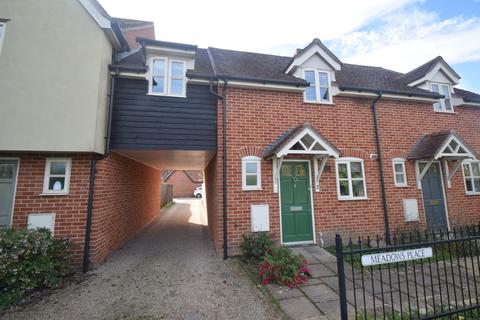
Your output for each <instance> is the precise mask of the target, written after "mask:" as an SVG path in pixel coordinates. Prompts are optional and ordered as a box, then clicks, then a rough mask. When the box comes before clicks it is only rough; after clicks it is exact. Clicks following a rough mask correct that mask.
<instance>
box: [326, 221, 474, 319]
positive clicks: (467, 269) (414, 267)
mask: <svg viewBox="0 0 480 320" xmlns="http://www.w3.org/2000/svg"><path fill="white" fill-rule="evenodd" d="M335 248H336V255H337V267H338V277H339V278H338V283H339V294H340V311H341V312H340V313H341V318H342V319H480V300H479V298H480V296H479V294H480V287H479V283H480V273H479V267H480V257H479V255H480V226H475V227H465V228H458V229H453V230H452V231H451V232H448V231H447V232H445V231H439V232H424V233H421V232H409V233H401V234H399V235H393V237H392V243H391V245H390V246H387V245H386V244H385V242H384V241H382V240H381V239H380V237H378V236H377V237H375V238H374V240H372V239H371V238H370V237H367V238H366V239H361V238H358V239H355V240H352V239H351V238H350V239H348V242H347V243H344V242H343V240H342V238H341V237H340V236H339V235H337V237H336V239H335ZM362 257H363V258H362Z"/></svg>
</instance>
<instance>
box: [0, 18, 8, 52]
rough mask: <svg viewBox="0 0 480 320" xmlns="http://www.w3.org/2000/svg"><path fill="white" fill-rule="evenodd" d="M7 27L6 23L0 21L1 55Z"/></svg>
mask: <svg viewBox="0 0 480 320" xmlns="http://www.w3.org/2000/svg"><path fill="white" fill-rule="evenodd" d="M6 27H7V24H6V23H5V22H1V19H0V54H1V53H2V44H3V38H4V37H5V28H6Z"/></svg>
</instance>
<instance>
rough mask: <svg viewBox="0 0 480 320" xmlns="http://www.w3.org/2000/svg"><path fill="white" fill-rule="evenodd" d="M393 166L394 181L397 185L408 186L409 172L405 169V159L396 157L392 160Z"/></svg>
mask: <svg viewBox="0 0 480 320" xmlns="http://www.w3.org/2000/svg"><path fill="white" fill-rule="evenodd" d="M392 167H393V181H394V182H395V187H406V186H407V173H406V170H405V159H402V158H394V159H393V160H392Z"/></svg>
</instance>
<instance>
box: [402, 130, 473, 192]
mask: <svg viewBox="0 0 480 320" xmlns="http://www.w3.org/2000/svg"><path fill="white" fill-rule="evenodd" d="M477 157H478V156H477V153H476V152H475V151H474V150H473V148H472V147H470V146H469V145H468V144H467V143H465V141H464V140H463V139H462V138H461V137H460V136H459V135H458V134H457V133H455V132H454V131H452V130H450V131H441V132H437V133H432V134H427V135H424V136H423V137H422V138H421V139H420V140H419V141H418V143H417V144H416V145H415V147H413V149H412V150H411V151H410V152H409V153H408V155H407V159H408V160H414V161H419V160H424V161H425V162H426V163H427V164H426V165H425V167H423V169H422V170H421V171H419V172H417V184H418V185H419V186H420V182H421V181H422V178H423V177H424V175H425V174H426V173H427V171H428V169H429V168H430V166H431V165H432V163H433V162H434V161H440V160H444V163H445V171H446V172H445V175H446V176H447V184H448V186H450V181H451V179H452V177H453V175H454V174H455V172H456V171H457V170H458V168H460V166H461V165H462V161H463V160H466V159H477ZM448 162H452V163H454V165H453V169H452V171H451V172H449V167H448Z"/></svg>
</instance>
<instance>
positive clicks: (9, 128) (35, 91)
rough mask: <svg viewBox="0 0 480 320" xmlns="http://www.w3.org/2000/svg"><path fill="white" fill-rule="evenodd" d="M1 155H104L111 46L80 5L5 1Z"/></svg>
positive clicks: (72, 0)
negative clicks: (69, 152)
mask: <svg viewBox="0 0 480 320" xmlns="http://www.w3.org/2000/svg"><path fill="white" fill-rule="evenodd" d="M0 18H7V19H10V21H9V22H8V23H7V27H6V32H5V38H4V42H3V48H2V51H1V54H0V75H1V76H0V114H1V115H2V116H1V117H0V151H5V150H8V151H72V152H98V153H103V151H104V144H105V142H104V136H105V127H106V110H107V91H108V85H109V83H108V64H109V63H110V61H111V54H112V47H111V45H110V43H109V41H108V39H107V37H106V36H105V33H104V32H103V30H102V29H101V28H100V27H99V26H98V25H97V24H96V22H95V21H94V20H93V18H92V17H91V16H90V15H89V14H88V12H87V11H85V9H84V8H83V7H82V5H81V4H80V3H79V2H78V1H77V0H42V1H38V0H21V1H17V0H16V1H11V0H0Z"/></svg>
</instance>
